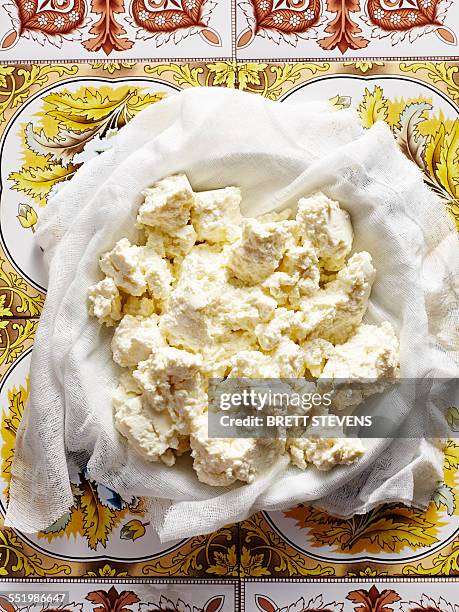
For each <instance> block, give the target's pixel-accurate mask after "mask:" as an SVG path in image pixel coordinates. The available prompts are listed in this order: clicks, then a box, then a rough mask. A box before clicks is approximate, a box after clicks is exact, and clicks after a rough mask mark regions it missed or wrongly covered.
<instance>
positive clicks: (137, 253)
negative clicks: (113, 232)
mask: <svg viewBox="0 0 459 612" xmlns="http://www.w3.org/2000/svg"><path fill="white" fill-rule="evenodd" d="M142 255H143V248H142V247H139V246H137V245H135V244H131V243H130V242H129V240H128V239H127V238H122V239H121V240H118V242H117V243H116V244H115V246H114V247H113V249H112V250H111V251H109V252H108V253H105V255H102V257H101V258H100V261H99V265H100V269H101V270H102V272H105V274H106V275H107V276H109V277H111V278H112V279H113V280H114V281H115V284H116V286H117V287H119V288H120V289H123V291H125V292H126V293H129V294H131V295H136V296H138V295H142V293H144V292H145V290H146V288H147V281H146V280H145V271H144V268H143V265H142V259H143V258H142Z"/></svg>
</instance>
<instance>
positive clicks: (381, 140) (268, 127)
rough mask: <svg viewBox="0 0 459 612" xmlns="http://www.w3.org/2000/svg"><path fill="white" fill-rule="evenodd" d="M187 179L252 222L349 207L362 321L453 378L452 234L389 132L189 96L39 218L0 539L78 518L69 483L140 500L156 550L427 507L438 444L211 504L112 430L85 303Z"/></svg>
mask: <svg viewBox="0 0 459 612" xmlns="http://www.w3.org/2000/svg"><path fill="white" fill-rule="evenodd" d="M176 172H186V174H187V175H188V177H189V179H190V181H191V184H192V185H193V187H194V189H195V190H197V191H199V190H207V189H216V188H219V187H225V186H228V185H237V186H239V187H240V188H241V190H242V196H243V200H242V201H243V204H242V212H243V214H245V215H248V216H256V215H259V214H261V213H266V212H269V211H272V210H281V209H282V208H283V207H285V206H293V207H295V204H296V202H297V200H298V198H299V197H300V196H302V195H305V194H309V193H311V192H313V191H315V190H318V189H320V190H322V191H324V192H325V193H326V194H327V195H329V196H330V197H331V198H334V199H336V200H338V201H339V202H340V203H341V205H342V207H343V208H345V209H346V210H348V211H349V212H350V214H351V217H352V223H353V227H354V232H355V242H354V250H355V251H358V250H367V251H369V252H370V253H371V255H372V256H373V260H374V265H375V267H376V270H377V277H376V282H375V284H374V287H373V291H372V294H371V303H370V307H369V310H368V315H367V321H369V322H377V321H380V320H382V319H384V320H389V321H390V322H391V323H392V324H393V325H394V327H395V329H396V331H397V333H398V334H399V337H400V342H401V373H402V376H404V377H414V378H416V377H420V378H422V377H427V376H429V377H435V376H440V377H451V376H455V375H456V374H457V366H458V350H459V341H458V331H457V330H458V322H459V313H458V303H459V300H458V293H459V291H458V286H457V280H456V279H457V278H459V274H458V273H459V257H458V253H459V251H458V242H457V235H456V233H455V231H454V227H453V225H452V223H451V222H450V220H449V217H448V215H447V213H446V212H445V207H444V204H443V203H442V202H440V200H439V199H438V198H437V197H436V196H435V195H434V194H433V193H432V192H431V191H429V189H427V187H426V186H425V185H424V183H423V177H422V174H421V172H420V170H419V169H418V168H417V167H416V166H415V165H414V164H412V163H411V162H409V161H408V160H407V159H406V158H405V157H404V155H403V154H402V153H401V151H400V150H399V148H398V146H397V144H396V143H395V140H394V138H393V136H392V134H391V132H390V129H389V128H388V126H387V125H386V124H385V123H382V122H378V123H376V124H375V125H374V126H373V127H372V128H371V129H369V130H364V129H363V128H362V127H361V125H360V123H359V120H358V116H357V113H356V112H355V111H353V110H351V109H347V110H342V111H336V110H333V109H331V108H330V106H329V105H328V103H326V102H309V103H303V102H301V103H294V102H285V103H278V102H272V101H268V100H265V99H264V98H262V97H261V96H257V95H253V94H246V93H242V92H238V91H232V90H227V89H219V88H211V89H207V88H196V89H190V90H187V91H185V92H182V93H180V94H177V95H174V96H171V97H169V98H167V99H165V100H163V101H161V102H158V103H156V104H154V105H152V106H151V107H149V108H148V109H146V110H144V111H142V112H141V113H140V114H139V115H138V116H137V117H136V118H134V119H133V120H132V121H131V122H130V123H129V124H128V125H127V126H126V127H124V128H123V129H122V130H120V132H119V133H118V135H117V136H116V137H115V138H114V140H113V146H112V148H111V149H110V150H108V151H106V152H104V153H103V154H101V155H100V156H98V157H97V158H94V159H92V160H90V161H88V162H87V163H85V164H84V165H83V167H82V168H81V169H80V170H79V171H78V172H77V173H76V175H75V177H74V178H73V179H72V180H71V181H70V182H69V183H68V184H66V185H65V186H64V188H63V189H61V190H60V191H59V192H58V193H57V194H56V195H55V196H54V197H53V198H52V199H51V200H50V201H49V203H48V205H47V207H46V209H45V211H44V213H43V214H42V216H41V219H40V223H39V227H38V231H37V233H36V239H37V242H38V244H39V245H40V247H42V249H43V251H44V257H45V259H46V261H47V263H48V266H49V284H48V295H47V298H46V303H45V306H44V309H43V313H42V316H41V319H40V324H39V328H38V332H37V336H36V340H35V348H34V351H33V355H32V364H31V391H30V398H29V402H28V405H27V410H26V411H25V415H24V418H23V420H22V422H21V425H20V427H19V431H18V436H17V442H16V453H15V458H14V463H13V466H12V481H11V487H10V502H9V506H8V510H7V515H6V524H7V525H10V526H14V527H16V528H18V529H20V530H22V531H24V532H34V531H37V530H40V529H43V528H46V527H48V526H49V525H50V524H51V523H52V522H53V521H55V520H56V519H58V518H59V517H60V516H61V515H62V514H63V513H64V512H65V511H66V510H67V509H68V508H69V506H71V505H72V502H73V496H72V490H71V486H70V480H69V468H70V469H73V470H74V469H75V467H77V468H78V469H86V470H87V474H88V477H91V478H93V479H95V480H97V481H98V482H100V483H102V484H104V485H105V486H106V487H109V488H111V489H114V490H116V491H118V492H119V493H120V494H121V495H139V496H147V497H148V498H149V499H150V502H151V508H150V512H151V520H152V522H153V525H154V526H155V527H156V530H157V531H158V534H159V537H160V538H161V540H163V541H165V540H170V539H174V538H182V537H188V536H192V535H195V534H201V533H207V532H211V531H213V530H215V529H217V528H218V527H220V526H222V525H224V524H225V523H229V522H233V521H239V520H242V519H244V518H245V517H247V516H248V515H250V514H251V513H253V512H255V511H257V510H260V509H264V510H280V509H285V508H288V507H290V506H292V505H294V504H296V503H298V502H310V503H315V504H317V505H319V506H320V507H322V508H324V509H326V510H328V511H329V512H331V513H333V514H336V515H340V516H343V517H346V516H350V515H352V514H353V513H356V512H357V513H362V512H366V511H368V510H370V509H371V508H372V507H374V506H375V505H377V504H379V503H381V502H395V501H397V502H403V503H407V504H412V505H415V506H418V507H425V506H426V505H427V503H428V501H429V499H430V497H431V495H432V493H433V491H434V489H435V487H436V485H437V483H438V482H439V481H440V480H441V479H442V452H441V450H440V449H439V448H438V447H437V446H436V445H435V444H433V443H431V442H429V441H428V440H419V439H411V438H409V439H398V440H393V441H390V440H379V439H371V440H365V446H366V448H367V450H366V453H365V455H364V457H363V458H362V459H361V460H360V461H358V462H357V463H356V464H353V465H351V466H349V467H338V468H336V469H334V470H332V471H331V472H328V473H323V472H319V471H317V470H316V469H315V468H310V469H308V470H306V471H305V472H301V471H300V470H298V469H297V468H295V467H292V466H289V465H288V461H287V459H286V458H285V457H282V458H280V459H279V460H278V462H277V463H276V464H275V465H274V466H273V468H272V470H271V471H270V472H269V473H267V474H265V475H263V477H262V478H260V479H259V480H257V481H256V482H254V483H253V484H240V485H238V486H232V487H228V488H214V487H210V486H208V485H205V484H202V483H200V482H199V481H198V480H197V478H196V475H195V473H194V472H193V470H192V467H191V461H190V458H187V457H182V458H180V460H179V461H178V462H177V465H176V466H174V467H173V468H168V467H166V466H164V465H162V464H160V463H148V462H146V461H144V460H143V459H142V458H140V457H139V456H138V455H137V454H136V452H135V451H134V450H132V449H131V448H130V447H129V446H128V445H127V443H126V442H125V440H124V439H123V438H122V436H121V435H120V434H118V432H117V431H116V430H115V428H114V425H113V420H112V406H111V398H112V392H113V390H114V389H115V387H116V385H117V378H118V376H119V371H118V369H117V367H116V366H115V364H114V363H113V361H112V356H111V351H110V339H111V336H112V333H113V331H112V330H109V329H106V328H103V327H100V326H99V324H98V323H97V321H96V320H94V319H93V318H92V317H90V316H89V314H88V306H87V290H88V287H89V286H90V285H92V284H93V283H94V282H96V281H97V280H98V279H99V278H101V273H100V271H99V268H98V259H99V256H100V255H101V254H102V253H104V252H105V251H107V250H109V249H110V248H111V247H112V246H113V244H114V243H115V242H116V240H118V239H119V238H121V237H123V236H127V237H133V233H134V230H133V228H134V223H135V218H136V212H137V209H138V206H139V204H140V202H141V191H142V190H143V189H144V188H145V187H148V186H150V185H152V183H154V182H155V181H156V180H158V179H161V178H162V177H165V176H168V175H170V174H173V173H176ZM455 283H456V284H455ZM378 401H380V402H384V401H385V400H384V394H383V395H382V396H381V397H380V399H379V400H378ZM382 405H383V404H382ZM387 409H390V406H388V407H387Z"/></svg>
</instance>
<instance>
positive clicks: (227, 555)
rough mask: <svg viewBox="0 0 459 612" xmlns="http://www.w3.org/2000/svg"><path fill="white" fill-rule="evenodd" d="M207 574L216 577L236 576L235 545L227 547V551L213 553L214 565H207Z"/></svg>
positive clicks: (237, 572)
mask: <svg viewBox="0 0 459 612" xmlns="http://www.w3.org/2000/svg"><path fill="white" fill-rule="evenodd" d="M207 571H208V573H209V574H216V575H217V576H238V575H239V569H238V562H237V554H236V545H235V544H233V546H230V547H228V549H227V551H221V552H220V551H216V552H215V553H214V563H213V564H211V565H209V568H208V570H207Z"/></svg>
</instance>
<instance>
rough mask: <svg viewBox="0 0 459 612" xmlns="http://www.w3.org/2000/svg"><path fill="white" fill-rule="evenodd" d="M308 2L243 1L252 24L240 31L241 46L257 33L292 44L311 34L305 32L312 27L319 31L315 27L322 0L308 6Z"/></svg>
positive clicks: (240, 47)
mask: <svg viewBox="0 0 459 612" xmlns="http://www.w3.org/2000/svg"><path fill="white" fill-rule="evenodd" d="M305 4H306V0H278V1H277V2H274V0H250V2H249V3H248V2H244V3H240V7H241V8H242V10H243V11H244V13H245V15H246V17H247V18H248V21H249V24H250V27H249V28H247V29H245V30H244V31H243V32H241V34H240V35H239V37H238V40H237V47H238V48H239V49H242V48H244V47H247V46H248V45H250V43H251V42H252V41H253V39H254V38H255V36H256V35H257V34H261V35H266V36H267V37H268V38H271V39H273V40H275V41H276V42H280V40H284V41H285V42H288V43H290V44H296V41H297V38H298V37H300V38H302V37H303V38H307V36H304V35H305V34H307V33H308V32H310V31H311V34H314V35H316V32H312V28H314V26H317V25H319V22H320V18H321V14H322V7H321V2H320V0H309V3H308V5H307V6H306V7H305ZM304 7H305V8H304ZM276 34H277V36H276Z"/></svg>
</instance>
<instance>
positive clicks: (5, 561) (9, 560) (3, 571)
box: [0, 528, 70, 578]
mask: <svg viewBox="0 0 459 612" xmlns="http://www.w3.org/2000/svg"><path fill="white" fill-rule="evenodd" d="M12 573H14V575H15V576H18V575H21V576H26V577H27V576H40V577H42V578H43V577H45V576H57V575H63V574H65V575H68V574H70V567H69V566H68V565H64V564H61V565H59V564H58V563H54V564H53V565H52V566H50V567H46V566H45V565H44V564H43V559H42V558H41V557H40V556H39V555H38V554H37V553H35V552H33V551H30V552H27V551H26V550H25V548H24V544H23V543H22V542H21V540H20V539H19V537H18V536H17V535H16V534H15V533H14V531H11V530H10V529H4V528H3V529H0V576H11V575H12Z"/></svg>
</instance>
